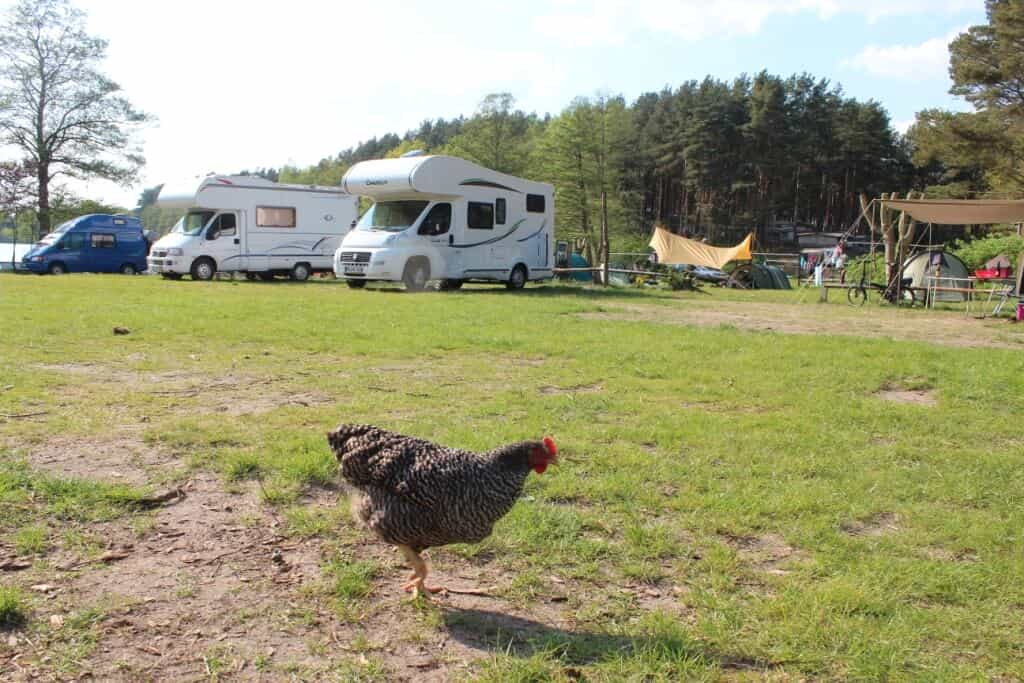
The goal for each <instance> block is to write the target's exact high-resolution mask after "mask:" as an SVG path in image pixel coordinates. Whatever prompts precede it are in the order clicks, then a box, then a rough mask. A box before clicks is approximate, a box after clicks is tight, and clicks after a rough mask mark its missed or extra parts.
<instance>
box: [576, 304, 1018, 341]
mask: <svg viewBox="0 0 1024 683" xmlns="http://www.w3.org/2000/svg"><path fill="white" fill-rule="evenodd" d="M606 307H607V308H608V309H609V310H607V311H604V312H600V313H580V314H578V315H580V316H581V317H583V318H589V319H595V320H625V321H642V322H652V323H662V324H668V325H694V326H698V327H719V326H722V325H733V326H735V327H738V328H740V329H743V330H757V331H773V332H781V333H784V334H816V335H820V334H835V335H841V336H850V337H870V338H883V339H899V340H908V341H917V342H925V343H931V344H941V345H946V346H960V347H988V348H1004V349H1017V350H1020V349H1021V348H1022V344H1024V338H1022V343H1017V344H1014V343H1009V342H1007V341H1006V340H1005V338H1004V334H1005V330H1006V326H1007V322H1006V321H1005V320H998V319H992V320H975V319H973V318H965V317H964V316H963V314H960V313H956V312H942V311H936V312H921V311H914V312H910V311H900V310H898V309H895V308H882V307H871V308H860V309H855V308H849V309H846V308H839V307H833V306H829V307H828V308H827V309H826V308H823V307H821V306H818V305H817V304H812V303H806V304H783V303H763V304H759V303H750V302H739V301H716V302H715V303H714V304H709V303H707V302H704V301H701V302H689V301H687V302H679V305H678V306H650V305H642V304H631V305H612V304H609V305H606ZM823 312H824V314H823Z"/></svg>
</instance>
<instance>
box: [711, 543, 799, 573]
mask: <svg viewBox="0 0 1024 683" xmlns="http://www.w3.org/2000/svg"><path fill="white" fill-rule="evenodd" d="M723 535H724V537H725V540H726V542H727V543H728V544H729V545H730V546H732V547H733V548H735V549H736V554H737V555H738V556H739V557H740V559H741V560H743V562H745V563H746V564H749V565H750V566H751V567H753V568H754V569H755V570H757V571H760V572H764V573H766V574H773V575H776V576H785V575H786V574H790V573H791V571H792V570H791V569H790V567H791V566H792V565H794V564H798V563H800V562H803V561H806V560H807V554H806V553H805V552H803V551H802V550H800V549H799V548H795V547H793V546H791V545H789V544H788V543H786V540H785V539H784V538H782V536H780V535H778V534H772V533H769V534H764V535H762V536H734V535H732V534H723Z"/></svg>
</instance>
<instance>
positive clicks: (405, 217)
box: [356, 200, 430, 232]
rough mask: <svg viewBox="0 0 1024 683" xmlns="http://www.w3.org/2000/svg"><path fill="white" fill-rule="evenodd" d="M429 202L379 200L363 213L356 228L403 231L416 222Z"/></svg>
mask: <svg viewBox="0 0 1024 683" xmlns="http://www.w3.org/2000/svg"><path fill="white" fill-rule="evenodd" d="M429 203H430V202H424V201H415V200H407V201H399V202H377V203H376V204H374V205H373V206H371V207H370V210H369V211H367V212H366V213H364V214H363V217H362V218H360V219H359V225H357V226H356V228H357V229H358V230H384V231H385V232H401V231H402V230H405V229H406V228H408V227H409V226H410V225H412V224H413V223H415V222H416V219H417V218H419V216H420V214H421V213H423V209H425V208H427V204H429Z"/></svg>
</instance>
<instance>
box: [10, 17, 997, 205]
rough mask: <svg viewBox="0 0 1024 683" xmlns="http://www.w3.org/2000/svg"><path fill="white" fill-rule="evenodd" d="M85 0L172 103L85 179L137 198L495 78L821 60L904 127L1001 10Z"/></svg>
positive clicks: (510, 87)
mask: <svg viewBox="0 0 1024 683" xmlns="http://www.w3.org/2000/svg"><path fill="white" fill-rule="evenodd" d="M11 4H13V3H11V2H10V1H9V0H0V9H2V10H6V9H7V8H8V7H10V6H11ZM73 4H74V5H75V6H76V7H78V8H80V9H82V10H84V11H86V12H87V14H88V20H87V21H88V27H89V30H90V32H91V33H92V34H93V35H96V36H99V37H102V38H105V39H107V40H108V41H109V48H108V53H107V60H106V62H105V64H104V71H105V73H106V74H107V75H108V76H110V77H111V78H113V79H114V80H115V81H116V82H118V83H119V84H120V85H121V86H122V88H123V91H124V94H125V95H126V96H127V97H128V98H129V99H130V100H131V101H132V102H133V104H135V105H136V106H137V107H138V108H140V109H142V110H144V111H146V112H148V113H150V114H152V115H153V116H154V117H155V119H156V120H155V122H154V123H152V124H150V125H148V126H147V127H146V128H145V129H144V130H143V131H142V132H141V135H140V139H141V142H142V144H143V150H144V154H145V157H146V159H147V164H146V166H145V168H144V169H143V171H142V174H141V179H140V182H139V183H138V184H136V185H134V186H132V187H128V188H121V187H117V186H114V185H112V184H110V183H106V182H91V183H88V184H85V185H77V186H75V187H74V188H73V189H75V190H76V191H77V192H78V193H79V194H81V195H82V196H86V197H89V198H92V199H98V200H103V201H107V202H111V203H115V204H118V205H121V206H125V207H129V208H130V207H132V206H134V205H135V204H136V201H137V199H138V196H139V193H140V192H141V190H142V188H144V187H149V186H153V185H157V184H159V183H163V182H174V181H176V180H183V179H187V178H190V177H195V176H198V175H205V174H206V173H209V172H217V173H232V172H237V171H240V170H243V169H250V170H251V169H254V168H256V167H277V168H279V167H280V166H282V165H285V164H292V165H297V166H308V165H311V164H314V163H316V162H317V161H319V160H320V159H322V158H324V157H328V156H333V155H335V154H337V153H338V152H339V151H341V150H342V149H345V148H347V147H350V146H352V145H355V144H356V143H358V142H360V141H362V140H366V139H369V138H372V137H375V136H377V137H379V136H381V135H384V134H386V133H390V132H396V133H399V134H402V133H404V132H405V131H407V130H409V129H411V128H414V127H416V126H417V125H418V124H419V123H420V122H421V121H423V120H424V119H436V118H438V117H444V118H453V117H455V116H458V115H460V114H463V115H471V114H472V113H473V111H474V110H475V109H476V107H477V105H478V104H479V102H480V101H481V100H482V99H483V97H484V96H486V95H487V94H488V93H493V92H503V91H507V92H511V93H512V94H513V95H514V96H515V97H516V100H517V106H518V107H519V108H521V109H523V110H525V111H528V112H529V111H533V112H537V113H538V114H544V113H548V112H549V113H552V114H557V113H558V112H560V111H561V110H562V109H563V108H564V107H565V106H566V105H568V104H569V103H570V101H571V100H572V99H573V98H574V97H577V96H581V95H582V96H586V95H592V94H594V93H595V92H598V91H603V92H609V93H612V94H622V95H624V96H625V97H626V98H627V100H629V101H632V100H634V99H635V98H636V97H637V96H639V95H640V94H642V93H644V92H650V91H657V90H661V89H662V88H665V87H669V88H676V87H678V86H679V85H680V84H681V83H683V82H684V81H687V80H691V79H702V78H704V76H706V75H712V76H715V77H718V78H722V79H732V78H734V77H736V76H738V75H739V74H741V73H748V74H753V73H757V72H758V71H761V70H762V69H766V70H767V71H769V72H770V73H774V74H779V75H783V76H788V75H790V74H792V73H796V72H804V71H806V72H809V73H811V74H813V75H815V76H817V77H823V78H827V79H829V80H830V81H832V82H833V83H839V84H842V86H843V88H844V91H845V92H846V93H847V94H848V95H850V96H853V97H856V98H858V99H863V100H867V99H873V100H875V101H877V102H880V103H881V104H882V105H883V106H884V107H885V108H886V109H887V110H888V111H889V114H890V116H891V118H892V121H893V125H894V127H896V128H897V129H899V130H905V129H906V127H907V126H908V125H909V124H910V123H912V122H913V119H914V115H915V113H916V112H918V111H920V110H922V109H925V108H931V107H942V108H947V109H958V110H963V109H966V108H967V107H966V105H965V103H964V102H962V101H961V100H958V99H957V98H954V97H952V96H951V95H949V94H948V91H949V88H950V85H951V83H950V81H949V76H948V59H949V55H948V48H947V46H948V43H949V41H950V40H951V39H952V38H953V37H955V36H956V35H957V34H958V33H959V32H961V31H963V30H965V29H966V28H967V27H969V26H971V25H975V24H981V23H984V22H985V12H984V0H591V1H589V2H587V1H584V0H466V1H464V0H453V1H449V0H429V1H422V2H421V1H406V2H402V1H400V0H399V1H395V0H392V1H390V2H383V1H378V2H366V3H349V2H337V3H325V2H316V1H313V0H290V2H274V3H269V2H268V3H263V2H252V1H248V2H236V1H235V0H205V1H204V2H199V1H197V0H177V1H176V2H173V3H165V2H161V3H155V2H131V3H129V2H124V1H123V0H76V1H74V2H73ZM8 155H9V154H8Z"/></svg>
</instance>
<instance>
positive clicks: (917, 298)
mask: <svg viewBox="0 0 1024 683" xmlns="http://www.w3.org/2000/svg"><path fill="white" fill-rule="evenodd" d="M897 281H898V282H899V286H898V287H897ZM913 283H914V279H913V278H910V277H905V278H902V279H900V280H897V278H896V277H894V278H893V279H892V282H890V283H889V284H888V285H883V284H881V283H880V282H871V281H869V280H868V279H867V273H863V274H862V275H861V277H860V282H858V283H857V284H856V285H854V286H853V287H850V289H848V290H846V299H847V301H849V303H850V305H851V306H863V305H864V304H865V303H866V302H867V300H868V292H869V291H874V292H877V293H878V297H879V303H881V302H883V301H886V302H888V303H890V304H895V303H897V300H898V299H897V297H900V298H901V299H902V303H904V304H909V305H910V306H911V307H913V306H916V305H917V304H920V305H922V306H924V305H925V303H926V302H925V299H924V295H923V294H918V293H917V292H916V291H915V289H914V287H913V286H912V285H913Z"/></svg>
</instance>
